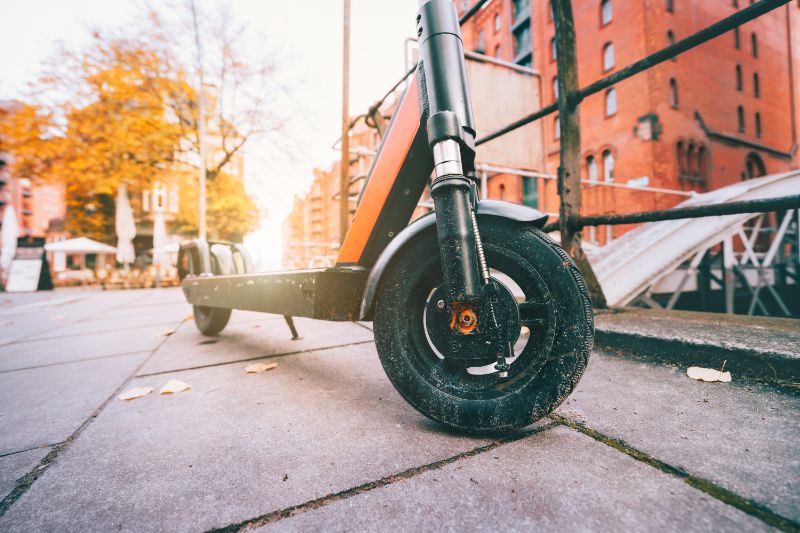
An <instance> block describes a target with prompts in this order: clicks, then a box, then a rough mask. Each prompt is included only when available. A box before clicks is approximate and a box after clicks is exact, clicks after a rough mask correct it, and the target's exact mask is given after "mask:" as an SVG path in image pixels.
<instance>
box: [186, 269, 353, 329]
mask: <svg viewBox="0 0 800 533" xmlns="http://www.w3.org/2000/svg"><path fill="white" fill-rule="evenodd" d="M367 274H368V272H367V271H366V270H362V269H351V268H327V269H310V270H292V271H287V272H267V273H259V274H237V275H231V276H214V275H209V274H205V275H203V274H201V275H187V276H186V278H185V279H184V280H183V282H182V284H181V286H182V287H183V292H184V294H185V295H186V299H187V301H188V302H189V303H191V304H193V305H198V306H205V307H219V308H225V309H241V310H245V311H258V312H262V313H276V314H281V315H290V316H302V317H308V318H318V319H322V320H337V321H347V320H358V317H359V311H360V306H361V296H362V294H363V292H364V286H365V284H366V280H367Z"/></svg>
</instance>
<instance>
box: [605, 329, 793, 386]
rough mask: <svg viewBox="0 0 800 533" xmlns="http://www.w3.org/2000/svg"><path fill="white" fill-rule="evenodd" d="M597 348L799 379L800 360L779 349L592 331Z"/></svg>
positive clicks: (777, 378) (739, 374) (763, 377)
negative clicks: (746, 347) (720, 344)
mask: <svg viewBox="0 0 800 533" xmlns="http://www.w3.org/2000/svg"><path fill="white" fill-rule="evenodd" d="M594 346H595V349H596V350H600V351H603V352H607V353H612V354H617V355H623V356H625V357H630V358H633V359H643V360H652V361H658V362H662V363H670V364H674V365H679V366H685V367H687V368H688V367H690V366H702V367H705V368H721V367H722V363H723V362H725V361H727V362H726V363H725V370H730V371H731V372H732V373H733V374H734V377H746V378H750V379H757V380H765V381H768V382H770V383H782V382H787V381H788V382H792V383H800V360H797V359H793V358H789V357H787V356H786V355H784V354H780V353H767V352H758V351H755V350H745V349H740V348H731V347H725V346H718V345H712V344H705V343H694V342H691V341H687V340H681V339H668V338H660V337H656V336H646V335H637V334H634V333H621V332H618V331H604V330H601V329H597V330H596V331H595V337H594Z"/></svg>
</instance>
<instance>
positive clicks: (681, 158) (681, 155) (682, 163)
mask: <svg viewBox="0 0 800 533" xmlns="http://www.w3.org/2000/svg"><path fill="white" fill-rule="evenodd" d="M675 152H676V157H677V159H678V177H679V178H682V177H685V176H686V147H685V146H684V145H683V141H678V144H677V145H676V146H675Z"/></svg>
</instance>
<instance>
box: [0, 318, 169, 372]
mask: <svg viewBox="0 0 800 533" xmlns="http://www.w3.org/2000/svg"><path fill="white" fill-rule="evenodd" d="M163 329H164V328H163V327H158V326H155V327H153V326H148V327H142V328H136V329H129V330H128V329H123V330H112V331H108V330H106V331H105V332H103V333H91V334H88V333H87V334H85V335H81V336H76V337H63V338H53V339H44V340H35V341H33V340H32V341H28V342H16V343H13V344H7V345H5V346H2V347H0V373H2V372H7V371H10V370H17V369H23V368H31V367H38V366H42V365H51V364H54V363H69V362H73V361H81V360H89V359H97V358H101V357H110V356H119V355H121V354H131V353H138V352H147V351H150V350H152V349H153V348H155V347H156V346H158V345H159V344H160V343H162V342H163V341H164V337H163V336H161V335H160V333H161V332H162V331H163Z"/></svg>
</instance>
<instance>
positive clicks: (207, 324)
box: [192, 253, 233, 337]
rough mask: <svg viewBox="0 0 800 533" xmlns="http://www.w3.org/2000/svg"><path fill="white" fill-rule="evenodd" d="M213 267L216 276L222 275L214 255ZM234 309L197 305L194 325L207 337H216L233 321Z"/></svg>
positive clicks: (193, 311) (212, 258)
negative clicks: (232, 313)
mask: <svg viewBox="0 0 800 533" xmlns="http://www.w3.org/2000/svg"><path fill="white" fill-rule="evenodd" d="M210 255H211V267H212V270H213V272H214V275H220V274H222V271H221V268H220V264H219V260H218V259H217V257H216V256H215V255H214V254H213V253H212V254H210ZM232 311H233V310H232V309H224V308H222V307H207V306H204V305H195V306H193V307H192V313H193V314H194V324H195V326H197V329H198V330H199V331H200V333H202V334H203V335H205V336H206V337H216V336H217V335H219V334H220V332H221V331H222V330H223V329H225V326H227V325H228V321H229V320H230V319H231V312H232Z"/></svg>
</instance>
